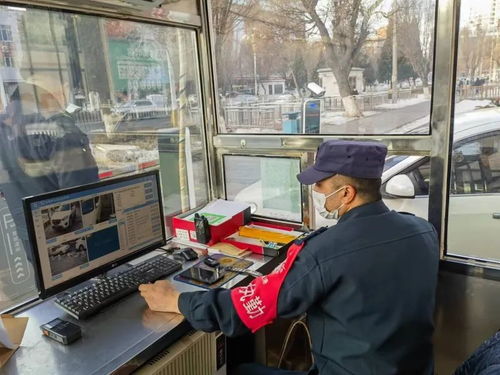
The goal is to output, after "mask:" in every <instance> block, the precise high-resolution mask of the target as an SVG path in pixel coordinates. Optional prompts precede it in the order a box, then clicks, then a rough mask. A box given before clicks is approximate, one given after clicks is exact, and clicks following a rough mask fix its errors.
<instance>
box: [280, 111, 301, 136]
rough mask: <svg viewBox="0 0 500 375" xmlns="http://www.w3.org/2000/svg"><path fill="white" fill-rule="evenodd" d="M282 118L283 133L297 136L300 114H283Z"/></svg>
mask: <svg viewBox="0 0 500 375" xmlns="http://www.w3.org/2000/svg"><path fill="white" fill-rule="evenodd" d="M283 116H284V118H283V133H286V134H299V128H300V118H299V116H300V112H284V113H283Z"/></svg>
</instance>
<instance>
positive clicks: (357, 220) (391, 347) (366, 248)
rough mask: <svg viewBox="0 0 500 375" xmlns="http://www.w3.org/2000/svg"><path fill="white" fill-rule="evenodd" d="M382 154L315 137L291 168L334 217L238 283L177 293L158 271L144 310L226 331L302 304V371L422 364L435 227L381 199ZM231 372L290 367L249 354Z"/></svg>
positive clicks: (323, 374)
mask: <svg viewBox="0 0 500 375" xmlns="http://www.w3.org/2000/svg"><path fill="white" fill-rule="evenodd" d="M386 154H387V149H386V147H385V146H384V145H383V144H380V143H376V142H357V141H327V142H324V143H322V144H321V145H320V146H319V148H318V152H317V156H316V161H315V163H314V165H313V166H311V167H310V168H308V169H306V170H305V171H303V172H302V173H300V174H299V175H298V176H297V177H298V179H299V181H300V182H301V183H303V184H307V185H313V198H314V202H315V205H316V208H317V209H318V210H319V211H320V214H321V215H322V216H324V217H326V218H330V219H338V222H337V224H336V225H334V226H331V227H329V228H328V229H327V230H323V231H318V232H319V233H318V232H316V233H314V234H313V235H312V236H311V237H310V238H308V239H306V240H305V241H297V243H295V244H294V245H293V246H292V247H291V248H290V250H289V251H288V253H287V258H286V261H285V262H284V263H283V264H282V265H280V266H279V267H277V269H276V270H275V271H273V273H272V274H270V275H266V276H263V277H261V278H257V279H255V280H254V281H252V283H251V284H249V285H248V286H246V287H243V288H236V289H233V290H225V289H215V290H210V291H208V292H205V291H203V292H193V293H182V294H179V293H178V292H177V291H176V290H175V289H174V288H173V287H172V286H171V284H170V283H168V282H166V281H157V282H156V283H155V284H153V285H142V286H141V287H140V291H141V294H142V295H143V297H144V298H145V299H146V302H147V303H148V305H149V307H150V308H151V309H152V310H158V311H170V312H177V313H182V314H183V315H184V316H185V317H186V319H187V320H188V321H189V322H190V323H191V325H192V326H193V327H194V328H195V329H199V330H203V331H214V330H218V329H220V330H222V331H223V332H224V333H225V334H226V335H228V336H234V335H238V334H241V333H244V332H248V330H251V331H255V330H257V329H258V328H260V327H261V326H263V325H265V324H267V323H269V322H271V321H272V320H273V319H274V318H275V317H276V316H282V317H295V316H299V315H300V314H302V313H304V312H307V317H308V319H307V320H308V326H309V329H310V332H311V337H312V352H313V356H314V362H315V363H314V365H313V368H312V369H311V370H310V371H309V374H320V375H332V374H356V375H364V374H377V375H380V374H431V373H432V372H433V354H432V353H433V351H432V334H433V330H434V327H433V311H434V300H435V290H436V283H437V272H438V259H439V251H438V241H437V236H436V231H435V229H434V228H433V226H432V225H430V224H429V223H428V222H427V221H425V220H423V219H421V218H418V217H415V216H413V215H410V214H401V213H397V212H394V211H390V210H389V209H388V208H387V207H386V206H385V204H384V203H383V202H382V200H381V195H380V185H381V176H382V172H383V167H384V161H385V156H386ZM304 242H306V244H305V246H304ZM266 314H268V315H266ZM240 373H241V374H288V373H290V374H296V372H289V371H283V370H278V369H271V368H267V367H263V366H260V365H256V364H250V365H246V366H242V367H240Z"/></svg>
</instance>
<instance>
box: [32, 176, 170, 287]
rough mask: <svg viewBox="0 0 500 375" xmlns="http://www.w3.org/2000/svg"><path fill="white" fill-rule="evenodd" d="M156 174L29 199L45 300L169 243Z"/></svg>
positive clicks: (34, 245) (34, 243) (33, 239)
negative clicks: (140, 254) (166, 238)
mask: <svg viewBox="0 0 500 375" xmlns="http://www.w3.org/2000/svg"><path fill="white" fill-rule="evenodd" d="M158 177H159V175H158V172H157V171H155V172H148V173H143V174H140V175H134V176H128V177H123V178H118V179H113V180H110V181H106V182H99V183H95V184H89V185H84V186H80V187H77V188H71V189H65V190H59V191H57V192H52V193H48V194H43V195H38V196H35V197H29V198H25V200H24V201H25V202H24V204H25V211H26V217H27V224H28V230H29V232H30V238H31V242H32V248H33V252H34V258H35V260H36V263H37V264H36V266H37V270H38V283H39V289H40V294H41V296H42V297H45V296H48V295H52V294H54V293H57V292H59V291H60V290H63V289H66V288H67V287H69V286H72V285H75V284H77V283H79V282H81V281H83V280H85V279H88V278H90V277H92V276H94V275H96V274H98V273H100V272H103V271H105V270H106V269H110V268H112V267H113V266H116V265H118V264H121V263H123V262H125V261H127V260H129V259H131V257H133V256H137V255H139V253H143V252H145V251H147V250H150V249H153V248H156V247H158V246H161V245H163V244H164V243H165V228H164V225H163V220H162V216H163V213H162V203H161V194H160V190H159V178H158Z"/></svg>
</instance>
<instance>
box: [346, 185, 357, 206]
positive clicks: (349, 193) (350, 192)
mask: <svg viewBox="0 0 500 375" xmlns="http://www.w3.org/2000/svg"><path fill="white" fill-rule="evenodd" d="M347 187H348V188H347V189H345V190H344V198H347V202H346V203H347V204H349V203H351V202H352V201H353V200H354V199H355V198H356V194H357V190H356V188H355V187H354V186H352V185H347Z"/></svg>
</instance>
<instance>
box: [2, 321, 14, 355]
mask: <svg viewBox="0 0 500 375" xmlns="http://www.w3.org/2000/svg"><path fill="white" fill-rule="evenodd" d="M0 347H4V348H7V349H14V348H15V347H16V346H15V345H14V344H13V343H12V342H11V341H10V338H9V335H8V334H7V331H6V330H5V326H4V325H3V321H2V319H1V318H0Z"/></svg>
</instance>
